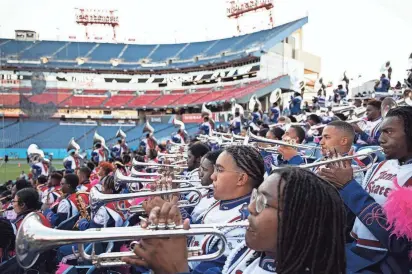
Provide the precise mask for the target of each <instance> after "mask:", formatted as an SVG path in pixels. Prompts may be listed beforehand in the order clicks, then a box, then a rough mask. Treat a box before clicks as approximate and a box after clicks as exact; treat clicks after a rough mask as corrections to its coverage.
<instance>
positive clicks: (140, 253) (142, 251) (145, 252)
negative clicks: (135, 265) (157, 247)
mask: <svg viewBox="0 0 412 274" xmlns="http://www.w3.org/2000/svg"><path fill="white" fill-rule="evenodd" d="M143 246H144V247H143ZM149 250H150V246H149V245H147V244H146V243H144V241H143V240H140V244H138V245H135V246H134V249H133V252H134V254H136V256H137V257H138V258H141V259H143V260H144V261H146V262H149V261H150V257H151V256H150V255H149V253H150V252H149Z"/></svg>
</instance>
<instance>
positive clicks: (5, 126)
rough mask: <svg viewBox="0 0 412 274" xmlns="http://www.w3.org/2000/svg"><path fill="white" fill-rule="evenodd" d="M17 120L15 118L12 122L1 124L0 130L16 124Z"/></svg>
mask: <svg viewBox="0 0 412 274" xmlns="http://www.w3.org/2000/svg"><path fill="white" fill-rule="evenodd" d="M18 122H19V120H16V121H15V122H12V123H10V124H7V125H4V126H2V127H1V128H0V130H3V129H6V128H8V127H11V126H13V125H16V124H17V123H18Z"/></svg>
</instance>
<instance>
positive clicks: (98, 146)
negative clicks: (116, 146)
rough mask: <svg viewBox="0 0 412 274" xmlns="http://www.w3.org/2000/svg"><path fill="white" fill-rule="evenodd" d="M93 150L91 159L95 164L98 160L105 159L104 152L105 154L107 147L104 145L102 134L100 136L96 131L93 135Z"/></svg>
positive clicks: (102, 160)
mask: <svg viewBox="0 0 412 274" xmlns="http://www.w3.org/2000/svg"><path fill="white" fill-rule="evenodd" d="M93 148H94V150H93V152H92V155H91V156H92V161H93V162H94V163H96V164H97V165H98V164H99V163H100V162H104V161H106V158H107V157H106V154H107V148H106V145H105V140H104V138H103V137H102V136H100V135H99V134H98V133H97V131H96V132H95V133H94V137H93Z"/></svg>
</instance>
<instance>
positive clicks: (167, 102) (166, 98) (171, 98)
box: [148, 94, 182, 108]
mask: <svg viewBox="0 0 412 274" xmlns="http://www.w3.org/2000/svg"><path fill="white" fill-rule="evenodd" d="M180 97H182V95H181V94H167V95H163V96H160V97H158V99H157V100H154V101H152V102H151V103H150V104H149V105H148V106H149V107H154V108H155V107H167V106H173V105H174V102H175V101H176V100H177V99H179V98H180Z"/></svg>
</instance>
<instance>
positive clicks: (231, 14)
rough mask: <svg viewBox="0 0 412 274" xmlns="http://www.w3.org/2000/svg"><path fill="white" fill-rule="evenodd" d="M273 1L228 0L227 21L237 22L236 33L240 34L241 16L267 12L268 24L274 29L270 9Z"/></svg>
mask: <svg viewBox="0 0 412 274" xmlns="http://www.w3.org/2000/svg"><path fill="white" fill-rule="evenodd" d="M273 7H274V5H273V0H228V1H227V8H226V13H227V17H228V18H229V19H236V20H237V31H238V33H239V34H241V32H242V31H241V29H240V24H239V18H240V17H241V16H243V15H247V14H250V13H251V12H253V11H255V12H256V11H259V10H267V11H268V17H269V24H270V25H271V26H272V27H274V22H273V17H272V9H273Z"/></svg>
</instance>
